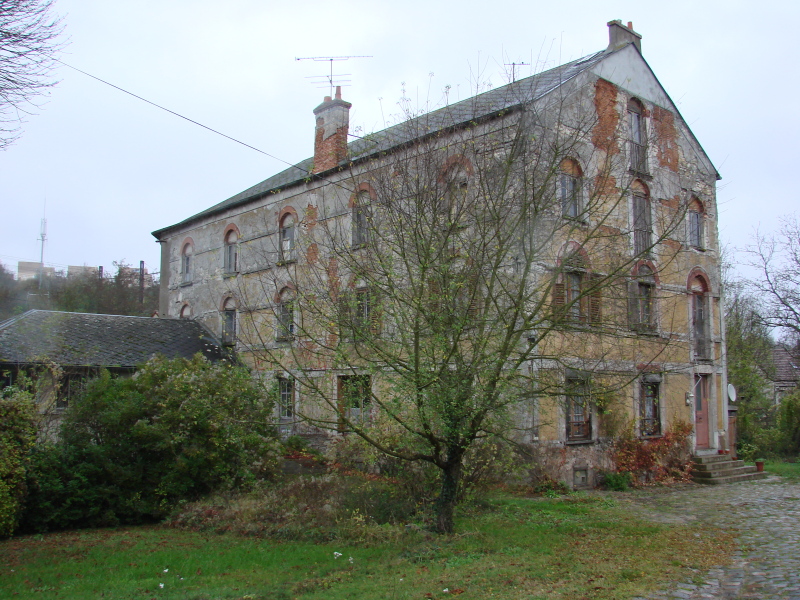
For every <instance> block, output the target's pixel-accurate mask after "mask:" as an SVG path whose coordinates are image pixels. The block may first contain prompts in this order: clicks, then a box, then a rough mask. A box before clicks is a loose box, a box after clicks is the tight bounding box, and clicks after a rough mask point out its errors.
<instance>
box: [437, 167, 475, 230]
mask: <svg viewBox="0 0 800 600" xmlns="http://www.w3.org/2000/svg"><path fill="white" fill-rule="evenodd" d="M468 189H469V173H468V170H467V167H466V166H465V165H464V164H462V163H460V162H458V163H454V164H453V165H451V166H450V168H448V169H447V171H446V172H445V191H444V200H443V202H444V204H443V206H442V209H443V211H444V214H445V215H447V216H448V218H449V219H450V221H451V222H457V221H459V220H461V218H462V215H463V214H464V211H465V210H466V208H467V191H468Z"/></svg>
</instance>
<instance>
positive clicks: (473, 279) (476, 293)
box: [465, 273, 481, 320]
mask: <svg viewBox="0 0 800 600" xmlns="http://www.w3.org/2000/svg"><path fill="white" fill-rule="evenodd" d="M467 281H468V285H467V289H466V290H465V292H466V293H467V294H468V295H469V298H470V300H469V306H467V317H469V318H470V319H471V320H474V319H477V317H478V310H479V308H480V301H481V294H480V290H479V289H478V286H479V285H480V280H479V278H478V274H477V273H472V274H470V275H469V277H468V278H467Z"/></svg>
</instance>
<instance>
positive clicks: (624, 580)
mask: <svg viewBox="0 0 800 600" xmlns="http://www.w3.org/2000/svg"><path fill="white" fill-rule="evenodd" d="M461 515H462V516H461V517H460V518H459V520H458V522H457V531H458V533H457V534H455V535H452V536H436V535H433V534H431V533H428V532H425V531H419V530H408V531H407V530H406V529H405V528H402V527H400V530H401V532H400V533H398V534H397V536H396V537H394V538H393V539H392V541H389V542H385V543H383V544H380V545H363V544H354V543H350V544H349V545H345V544H343V543H336V542H331V543H313V542H297V541H280V542H278V541H274V540H270V539H261V538H247V537H241V536H234V535H231V534H206V533H198V532H193V531H182V530H177V529H169V528H166V527H158V526H151V527H133V528H119V529H105V530H93V531H78V532H64V533H55V534H49V535H44V536H25V537H19V538H14V539H11V540H7V541H4V542H0V556H2V561H0V598H12V597H18V598H29V597H36V598H42V599H46V598H66V599H70V598H75V599H78V598H80V599H84V598H100V597H105V598H113V599H127V598H148V599H149V598H158V599H162V598H163V599H194V600H199V599H208V600H211V599H215V600H216V599H253V600H256V599H257V600H267V599H269V600H281V599H287V600H288V599H294V598H303V599H322V598H324V599H326V600H337V599H354V598H356V599H358V598H366V599H370V600H371V599H377V598H387V599H405V598H438V599H440V600H441V599H443V598H450V597H452V596H454V595H457V596H459V597H460V599H461V600H466V599H468V598H475V599H478V598H481V599H483V598H508V599H511V598H513V599H517V598H526V599H536V598H541V599H545V598H547V599H570V600H574V599H580V598H593V599H594V598H598V599H604V598H631V597H633V596H636V595H640V594H645V593H646V592H652V591H654V590H656V589H659V588H660V587H663V586H664V585H665V582H666V581H668V580H675V579H685V578H687V577H690V576H691V574H692V571H690V569H703V568H708V567H710V566H712V565H714V564H719V563H720V562H722V561H724V559H725V557H726V556H727V553H728V551H729V550H727V548H729V547H730V546H731V543H730V537H729V536H727V535H723V534H720V532H717V531H713V532H712V531H707V530H705V531H704V530H701V529H696V528H690V527H683V526H666V525H655V524H651V523H644V522H640V521H637V520H635V519H633V518H631V517H630V515H629V514H628V512H627V511H626V510H625V509H624V507H621V506H616V505H615V503H614V502H613V501H609V500H606V499H604V498H603V497H601V496H588V495H575V496H570V497H568V498H564V499H557V500H544V499H533V498H522V497H515V496H511V495H506V494H497V495H495V496H494V497H492V498H491V499H490V500H489V501H488V502H487V503H486V504H484V505H482V506H481V507H480V508H477V507H473V508H471V509H466V510H464V511H462V513H461ZM698 536H699V537H698ZM334 552H340V553H341V554H342V556H340V557H339V558H334ZM350 557H352V562H351V561H350ZM160 584H163V588H162V587H160ZM445 589H448V590H449V591H448V592H447V593H445V592H444V591H443V590H445Z"/></svg>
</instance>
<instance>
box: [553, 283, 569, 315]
mask: <svg viewBox="0 0 800 600" xmlns="http://www.w3.org/2000/svg"><path fill="white" fill-rule="evenodd" d="M566 304H567V289H566V286H565V285H564V283H563V282H556V283H554V284H553V301H552V304H551V308H552V313H553V319H554V320H556V321H563V320H564V316H565V315H564V309H565V307H566Z"/></svg>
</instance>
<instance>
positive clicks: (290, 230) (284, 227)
mask: <svg viewBox="0 0 800 600" xmlns="http://www.w3.org/2000/svg"><path fill="white" fill-rule="evenodd" d="M287 222H288V224H287ZM278 237H279V239H278V244H279V252H280V263H281V264H287V263H292V262H295V261H296V260H297V218H296V217H295V215H294V214H293V213H287V214H285V215H284V216H283V217H282V218H281V222H280V227H279V231H278Z"/></svg>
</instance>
